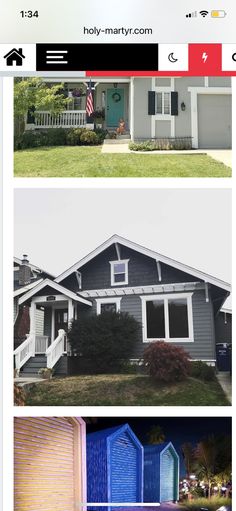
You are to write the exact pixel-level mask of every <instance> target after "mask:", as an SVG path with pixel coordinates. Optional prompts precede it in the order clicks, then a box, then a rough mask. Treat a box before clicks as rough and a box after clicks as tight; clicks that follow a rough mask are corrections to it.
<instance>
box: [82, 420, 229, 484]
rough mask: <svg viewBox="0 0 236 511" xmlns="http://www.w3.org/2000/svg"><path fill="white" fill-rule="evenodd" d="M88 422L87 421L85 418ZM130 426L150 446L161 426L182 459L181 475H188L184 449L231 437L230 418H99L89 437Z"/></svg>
mask: <svg viewBox="0 0 236 511" xmlns="http://www.w3.org/2000/svg"><path fill="white" fill-rule="evenodd" d="M85 421H86V418H85ZM126 423H128V424H129V425H130V427H131V429H132V430H133V431H134V433H135V434H136V436H137V437H138V438H139V440H140V442H141V443H142V444H143V445H145V444H147V443H148V442H147V433H148V431H150V428H151V427H152V426H154V425H159V426H161V428H162V431H163V433H164V434H165V437H166V439H165V441H169V442H172V443H173V445H174V447H175V449H176V450H177V452H178V454H179V456H180V473H181V476H184V475H185V468H184V463H183V458H182V454H181V445H182V444H183V443H184V442H191V443H192V444H193V445H194V446H196V444H197V443H198V442H199V441H200V440H202V438H205V437H207V436H209V435H211V434H214V435H215V436H221V435H226V436H228V435H229V436H231V418H230V417H119V418H117V417H112V418H107V417H99V418H97V421H96V422H95V423H94V424H87V427H86V429H87V433H93V432H94V431H97V430H100V429H106V428H110V427H114V426H118V425H121V424H126Z"/></svg>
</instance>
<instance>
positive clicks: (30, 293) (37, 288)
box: [19, 279, 92, 306]
mask: <svg viewBox="0 0 236 511" xmlns="http://www.w3.org/2000/svg"><path fill="white" fill-rule="evenodd" d="M47 286H49V287H51V288H52V289H55V290H56V291H59V293H61V294H63V295H65V296H67V297H68V298H71V299H72V300H75V301H76V302H80V303H84V304H85V305H89V306H92V302H90V301H89V300H85V298H83V297H82V296H79V295H76V294H75V293H73V291H70V290H69V289H67V288H66V287H64V286H61V285H60V284H57V283H56V282H54V281H53V280H50V279H45V280H43V281H42V282H40V283H39V284H38V285H37V286H35V287H34V288H33V289H30V290H29V291H28V292H27V293H25V294H24V296H22V297H21V298H20V299H19V305H21V304H22V303H24V302H26V301H27V300H29V299H30V298H32V296H34V295H36V294H37V293H38V292H39V291H41V290H42V289H44V288H45V287H47Z"/></svg>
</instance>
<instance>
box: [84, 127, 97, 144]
mask: <svg viewBox="0 0 236 511" xmlns="http://www.w3.org/2000/svg"><path fill="white" fill-rule="evenodd" d="M80 142H81V145H98V144H99V138H98V136H97V135H96V133H95V132H94V131H90V130H85V131H84V132H83V133H82V134H81V137H80Z"/></svg>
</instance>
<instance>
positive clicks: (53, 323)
mask: <svg viewBox="0 0 236 511" xmlns="http://www.w3.org/2000/svg"><path fill="white" fill-rule="evenodd" d="M51 322H52V323H51V342H53V341H55V339H56V337H57V336H58V332H56V336H55V309H54V307H52V314H51Z"/></svg>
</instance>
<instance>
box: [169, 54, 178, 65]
mask: <svg viewBox="0 0 236 511" xmlns="http://www.w3.org/2000/svg"><path fill="white" fill-rule="evenodd" d="M168 60H169V61H170V62H173V63H174V62H177V60H178V59H176V58H175V57H174V53H170V54H169V55H168Z"/></svg>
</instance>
